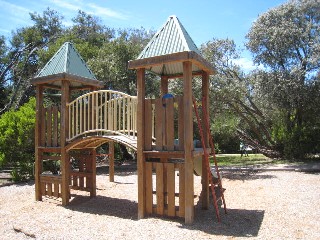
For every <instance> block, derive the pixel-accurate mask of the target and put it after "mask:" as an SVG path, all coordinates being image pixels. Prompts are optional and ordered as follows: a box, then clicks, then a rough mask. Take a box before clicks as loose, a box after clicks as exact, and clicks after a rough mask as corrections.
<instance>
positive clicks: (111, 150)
mask: <svg viewBox="0 0 320 240" xmlns="http://www.w3.org/2000/svg"><path fill="white" fill-rule="evenodd" d="M109 181H110V182H114V142H109Z"/></svg>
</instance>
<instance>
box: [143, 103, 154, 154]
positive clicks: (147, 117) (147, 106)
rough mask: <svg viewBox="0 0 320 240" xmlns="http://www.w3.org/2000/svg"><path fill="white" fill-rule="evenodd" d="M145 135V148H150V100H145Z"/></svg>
mask: <svg viewBox="0 0 320 240" xmlns="http://www.w3.org/2000/svg"><path fill="white" fill-rule="evenodd" d="M144 132H145V137H144V145H145V146H144V147H145V150H151V149H152V105H151V100H150V99H146V100H145V128H144Z"/></svg>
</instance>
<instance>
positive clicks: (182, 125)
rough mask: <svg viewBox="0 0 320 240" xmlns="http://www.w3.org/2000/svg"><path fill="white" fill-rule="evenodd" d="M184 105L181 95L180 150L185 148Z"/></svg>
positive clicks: (179, 113) (179, 107) (179, 115)
mask: <svg viewBox="0 0 320 240" xmlns="http://www.w3.org/2000/svg"><path fill="white" fill-rule="evenodd" d="M183 112H184V106H183V97H182V96H180V97H179V100H178V139H179V147H178V150H180V151H181V150H184V120H183V119H184V115H183Z"/></svg>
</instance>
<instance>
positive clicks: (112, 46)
mask: <svg viewBox="0 0 320 240" xmlns="http://www.w3.org/2000/svg"><path fill="white" fill-rule="evenodd" d="M118 35H119V36H118V37H116V38H115V39H113V40H112V41H110V42H106V43H104V44H103V46H102V48H101V49H100V50H99V52H98V54H97V56H96V57H95V58H92V59H90V60H89V61H88V65H89V66H90V67H91V69H92V71H93V72H94V73H95V74H96V77H97V78H98V79H100V80H102V81H104V85H105V86H104V88H105V89H113V90H117V91H122V92H125V93H127V94H131V95H135V94H136V73H135V71H133V70H130V69H128V61H130V60H132V59H135V58H136V57H137V56H138V55H139V53H140V52H141V51H142V49H143V47H144V46H145V45H146V43H147V42H148V40H149V39H150V37H151V35H150V34H148V33H147V32H146V30H145V29H143V28H141V29H126V30H120V31H119V32H118ZM154 79H155V76H154V75H152V74H148V75H147V77H146V81H147V82H148V84H147V90H146V91H147V94H149V93H151V92H156V90H157V89H158V88H157V87H155V86H158V85H157V83H156V82H155V81H154ZM154 94H155V93H154Z"/></svg>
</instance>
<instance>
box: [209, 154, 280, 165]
mask: <svg viewBox="0 0 320 240" xmlns="http://www.w3.org/2000/svg"><path fill="white" fill-rule="evenodd" d="M216 158H217V161H218V164H219V166H248V165H257V164H270V163H273V162H274V160H273V159H271V158H268V157H266V156H264V155H262V154H249V156H247V157H244V156H243V157H241V156H240V154H217V155H216ZM211 163H213V159H211Z"/></svg>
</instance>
